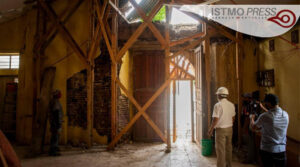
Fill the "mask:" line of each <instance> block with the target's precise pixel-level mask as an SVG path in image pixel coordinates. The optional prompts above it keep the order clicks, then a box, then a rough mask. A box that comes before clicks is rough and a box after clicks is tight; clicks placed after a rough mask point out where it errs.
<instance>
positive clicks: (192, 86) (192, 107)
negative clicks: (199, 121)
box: [190, 80, 195, 142]
mask: <svg viewBox="0 0 300 167" xmlns="http://www.w3.org/2000/svg"><path fill="white" fill-rule="evenodd" d="M190 88H191V119H192V120H191V126H192V127H191V130H192V142H195V123H194V120H195V118H194V115H195V113H194V111H195V110H194V81H193V80H191V81H190Z"/></svg>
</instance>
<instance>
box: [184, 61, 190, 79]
mask: <svg viewBox="0 0 300 167" xmlns="http://www.w3.org/2000/svg"><path fill="white" fill-rule="evenodd" d="M190 65H191V62H189V63H188V64H187V66H186V69H185V71H189V68H190ZM183 78H186V73H185V74H184V76H183Z"/></svg>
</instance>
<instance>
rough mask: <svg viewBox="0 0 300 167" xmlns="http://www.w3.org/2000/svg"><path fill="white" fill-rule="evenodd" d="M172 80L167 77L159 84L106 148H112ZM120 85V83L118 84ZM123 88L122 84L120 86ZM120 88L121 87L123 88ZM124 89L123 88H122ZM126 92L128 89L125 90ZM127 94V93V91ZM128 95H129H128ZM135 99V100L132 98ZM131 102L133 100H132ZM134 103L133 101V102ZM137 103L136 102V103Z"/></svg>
mask: <svg viewBox="0 0 300 167" xmlns="http://www.w3.org/2000/svg"><path fill="white" fill-rule="evenodd" d="M172 73H174V70H172ZM116 81H117V83H118V84H119V83H120V82H119V81H118V80H116ZM171 81H172V79H171V78H169V79H168V80H167V81H165V83H164V84H163V85H162V86H160V88H159V89H158V90H157V91H156V92H155V93H154V94H153V95H152V96H151V98H150V99H149V100H148V101H147V102H146V104H144V106H143V107H142V108H141V109H140V110H139V111H138V112H137V113H136V114H135V115H134V117H133V118H132V119H131V120H130V122H129V123H128V124H127V125H126V126H125V127H124V128H123V129H122V130H121V132H120V133H119V134H117V136H116V137H115V138H114V139H113V140H112V141H111V142H110V144H109V145H108V149H112V148H113V147H114V146H115V145H116V144H117V142H118V141H119V140H120V139H121V137H122V136H123V135H124V134H125V133H126V132H127V131H128V130H129V129H130V128H131V127H132V126H133V125H134V123H135V122H136V121H137V120H138V119H139V117H140V116H141V115H142V114H143V112H145V111H146V110H147V109H148V108H149V106H150V105H151V104H152V103H153V102H154V101H155V100H156V99H157V97H158V96H159V95H160V94H161V93H162V92H163V91H164V90H165V89H166V88H167V87H168V86H169V84H170V82H171ZM119 85H121V84H119ZM122 87H123V88H125V87H124V86H121V88H122ZM123 88H122V89H123ZM123 90H125V89H123ZM126 92H127V93H128V91H126ZM128 94H129V93H128ZM128 97H129V96H128ZM132 99H134V98H133V96H131V99H130V100H132ZM134 101H136V100H134ZM132 102H133V101H132ZM133 104H135V103H133ZM136 104H137V103H136Z"/></svg>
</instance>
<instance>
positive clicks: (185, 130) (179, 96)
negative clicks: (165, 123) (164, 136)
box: [170, 80, 195, 143]
mask: <svg viewBox="0 0 300 167" xmlns="http://www.w3.org/2000/svg"><path fill="white" fill-rule="evenodd" d="M174 82H175V83H173V84H172V86H171V90H172V93H171V95H170V110H171V111H170V114H171V115H170V118H171V121H170V124H171V125H170V127H171V135H172V142H173V143H176V142H177V141H193V137H194V136H193V134H194V118H195V116H194V108H195V107H194V94H195V93H194V90H195V89H194V84H193V81H191V80H177V81H174ZM191 87H192V88H191ZM174 88H175V89H174ZM174 95H175V97H174Z"/></svg>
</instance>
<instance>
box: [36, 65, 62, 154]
mask: <svg viewBox="0 0 300 167" xmlns="http://www.w3.org/2000/svg"><path fill="white" fill-rule="evenodd" d="M55 73H56V68H55V67H49V68H47V69H46V70H45V72H44V74H43V79H42V81H43V82H42V84H41V93H40V96H39V97H40V98H39V103H38V110H37V113H36V115H35V118H34V123H33V128H32V143H33V144H32V151H33V154H40V153H41V151H42V146H43V144H44V143H43V138H44V135H45V134H44V132H45V131H46V126H47V116H48V111H49V103H50V100H51V99H52V98H51V96H52V91H53V83H54V78H55Z"/></svg>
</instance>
